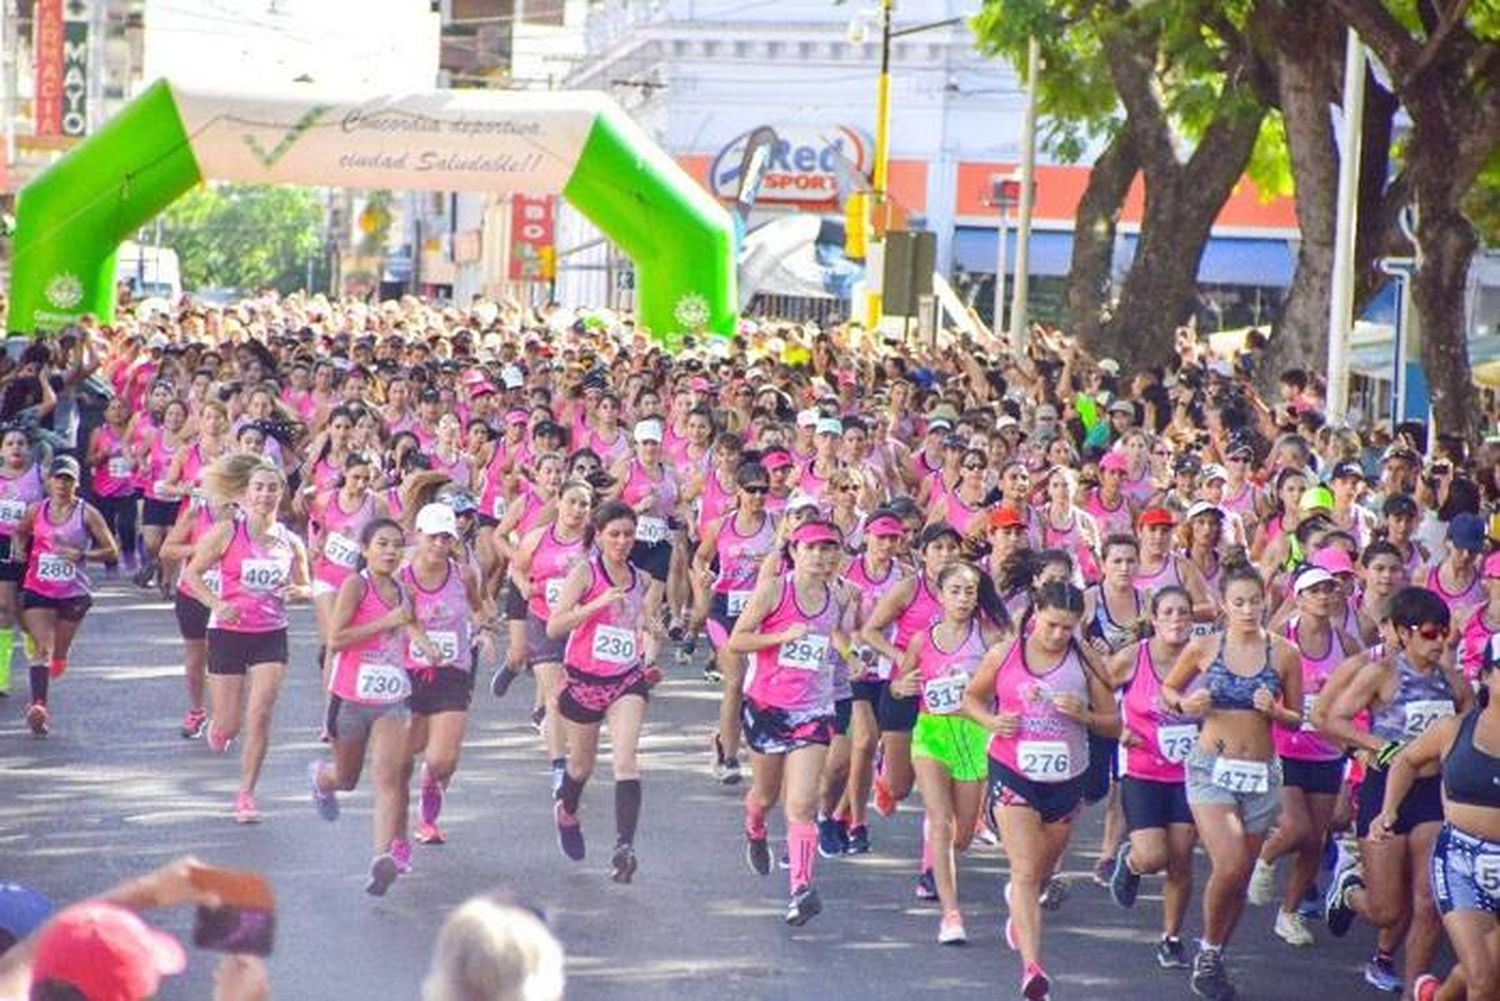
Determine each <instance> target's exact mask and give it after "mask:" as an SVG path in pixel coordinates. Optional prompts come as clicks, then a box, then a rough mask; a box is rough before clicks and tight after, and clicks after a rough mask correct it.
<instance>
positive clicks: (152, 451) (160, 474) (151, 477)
mask: <svg viewBox="0 0 1500 1001" xmlns="http://www.w3.org/2000/svg"><path fill="white" fill-rule="evenodd" d="M179 448H180V446H178V447H175V448H168V447H167V435H166V432H164V431H158V432H157V433H156V434H154V435H152V436H151V447H150V448H149V449H147V451H146V468H145V469H143V470H141V473H142V475H141V479H142V481H143V483H144V486H145V493H146V496H147V497H148V498H150V499H151V500H158V501H167V502H169V503H170V502H173V501H176V500H178V498H177V497H174V496H170V495H168V494H167V493H166V492H165V491H163V490H162V487H164V486H166V484H167V473H168V472H170V471H171V469H172V460H173V459H175V458H177V452H178V449H179Z"/></svg>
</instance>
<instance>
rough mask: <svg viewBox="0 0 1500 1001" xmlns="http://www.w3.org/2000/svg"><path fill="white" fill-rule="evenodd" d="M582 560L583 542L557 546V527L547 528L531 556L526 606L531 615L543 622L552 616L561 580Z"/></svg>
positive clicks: (559, 543)
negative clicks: (529, 588)
mask: <svg viewBox="0 0 1500 1001" xmlns="http://www.w3.org/2000/svg"><path fill="white" fill-rule="evenodd" d="M583 556H584V548H583V539H582V538H578V539H574V540H573V541H572V542H560V541H558V538H557V526H556V525H555V524H554V525H548V526H547V527H546V528H545V529H544V530H543V531H542V538H541V540H540V541H539V542H537V544H536V550H535V551H534V552H532V554H531V599H530V600H529V601H528V602H527V603H526V607H527V608H528V609H530V611H531V614H532V615H535V616H536V617H537V618H538V619H541V620H542V621H543V622H546V621H547V616H549V615H551V614H552V607H553V606H554V605H556V604H557V596H558V594H559V593H560V592H561V590H562V582H563V578H565V577H567V576H568V572H569V571H570V570H572V569H573V566H574V564H576V563H577V562H578V561H579V560H580V559H582V558H583Z"/></svg>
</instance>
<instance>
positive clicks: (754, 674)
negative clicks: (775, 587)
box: [745, 573, 839, 714]
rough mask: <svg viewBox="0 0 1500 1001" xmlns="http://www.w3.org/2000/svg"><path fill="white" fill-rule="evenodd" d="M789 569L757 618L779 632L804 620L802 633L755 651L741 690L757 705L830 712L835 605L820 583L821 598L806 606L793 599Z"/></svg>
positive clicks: (763, 626) (764, 630)
mask: <svg viewBox="0 0 1500 1001" xmlns="http://www.w3.org/2000/svg"><path fill="white" fill-rule="evenodd" d="M792 580H793V575H792V574H791V573H787V574H785V575H783V576H782V578H781V600H780V601H778V602H777V603H776V607H775V608H773V609H772V610H771V614H770V615H767V616H766V617H765V619H764V621H762V622H761V625H760V631H761V632H762V633H765V634H771V633H779V632H781V631H783V630H785V629H787V628H788V627H790V626H791V625H793V624H794V623H798V622H801V623H803V624H804V625H806V626H807V635H805V636H803V637H802V638H801V639H798V640H794V641H792V642H790V643H782V644H780V645H779V646H773V647H766V648H765V649H763V650H758V651H756V653H755V655H754V656H753V657H752V658H751V660H750V670H749V673H748V675H747V676H746V678H745V694H746V695H747V696H749V697H750V698H752V699H754V700H755V701H756V702H758V703H760V704H761V705H766V706H775V707H777V708H779V709H786V710H789V711H791V712H798V713H818V714H822V713H831V712H833V630H834V629H835V628H837V626H838V624H839V606H838V603H837V602H836V601H834V600H833V588H832V587H829V586H827V585H824V587H823V601H822V604H821V605H820V607H818V608H817V609H815V610H814V611H811V612H809V611H805V610H804V609H803V608H802V606H801V605H800V604H799V603H798V601H797V588H796V585H794V584H793V583H792Z"/></svg>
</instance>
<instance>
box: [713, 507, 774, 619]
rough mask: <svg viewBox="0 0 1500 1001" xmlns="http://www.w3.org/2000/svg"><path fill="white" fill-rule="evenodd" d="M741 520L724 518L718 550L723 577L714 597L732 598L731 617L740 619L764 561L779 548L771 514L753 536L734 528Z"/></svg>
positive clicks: (735, 515) (731, 515)
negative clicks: (737, 616) (772, 551)
mask: <svg viewBox="0 0 1500 1001" xmlns="http://www.w3.org/2000/svg"><path fill="white" fill-rule="evenodd" d="M738 517H739V512H738V511H730V512H729V513H728V514H726V515H724V520H723V521H722V522H721V523H720V524H719V537H718V542H717V543H716V545H715V547H714V548H715V550H716V551H717V553H718V556H719V576H718V578H717V579H716V580H715V581H714V593H715V594H723V595H729V596H730V600H729V605H730V608H729V614H730V615H731V616H735V615H739V613H740V610H741V609H743V608H744V607H745V602H746V601H748V600H749V598H750V592H751V591H752V590H753V589H754V588H755V577H756V574H758V573H759V572H760V565H761V563H762V561H764V560H765V558H766V556H767V554H769V553H770V552H771V550H772V549H773V548H775V546H776V523H775V520H774V519H773V518H772V517H771V516H770V515H769V514H762V515H761V520H760V527H759V528H757V529H756V530H755V531H753V532H751V533H750V534H749V535H741V534H740V533H739V531H738V530H737V529H736V528H735V527H734V523H735V521H736V520H737V519H738ZM736 605H738V607H735V606H736Z"/></svg>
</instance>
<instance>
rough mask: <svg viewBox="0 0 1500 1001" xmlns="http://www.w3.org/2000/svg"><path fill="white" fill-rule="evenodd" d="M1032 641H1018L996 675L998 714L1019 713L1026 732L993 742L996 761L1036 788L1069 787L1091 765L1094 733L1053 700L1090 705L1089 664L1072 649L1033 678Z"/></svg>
mask: <svg viewBox="0 0 1500 1001" xmlns="http://www.w3.org/2000/svg"><path fill="white" fill-rule="evenodd" d="M1025 651H1026V640H1025V639H1024V638H1022V639H1018V640H1017V641H1016V642H1015V643H1014V644H1013V645H1012V646H1011V649H1010V653H1008V654H1007V655H1006V657H1005V661H1004V662H1003V663H1002V664H1001V665H1000V670H999V671H998V672H997V673H996V675H995V703H996V707H997V708H996V711H997V712H1001V713H1015V714H1016V715H1018V716H1019V717H1020V718H1021V726H1020V729H1019V730H1018V731H1017V732H1016V733H1015V734H1014V735H1013V736H1010V737H1002V736H1000V735H999V734H998V733H997V734H995V735H994V736H993V737H991V738H990V757H992V758H994V759H995V760H996V761H998V762H1000V763H1001V764H1002V765H1005V766H1006V767H1008V768H1010V769H1011V770H1012V771H1014V772H1017V773H1019V774H1020V775H1022V776H1024V777H1025V778H1028V779H1030V780H1031V781H1033V782H1066V781H1068V780H1069V779H1074V778H1077V777H1078V776H1080V775H1082V774H1083V773H1084V770H1085V769H1087V768H1088V765H1089V744H1088V731H1087V729H1086V728H1085V727H1084V726H1083V724H1081V723H1077V722H1074V721H1073V720H1071V719H1068V717H1066V716H1064V715H1063V714H1062V713H1060V712H1058V710H1057V707H1056V706H1055V705H1054V704H1053V702H1052V700H1053V698H1054V697H1055V696H1058V695H1074V696H1077V697H1078V698H1080V699H1082V700H1083V701H1084V703H1085V704H1087V703H1088V699H1089V684H1088V676H1087V675H1086V674H1085V670H1086V669H1085V668H1084V666H1083V658H1082V656H1081V655H1080V654H1079V652H1078V649H1077V647H1076V646H1074V645H1073V644H1072V643H1069V644H1068V649H1067V650H1066V651H1065V652H1064V653H1063V655H1062V658H1061V659H1060V660H1059V661H1058V662H1057V664H1056V666H1054V667H1053V668H1051V669H1050V670H1048V671H1047V672H1045V673H1044V674H1033V673H1032V672H1031V671H1030V670H1029V669H1028V668H1027V666H1026V653H1025Z"/></svg>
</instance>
